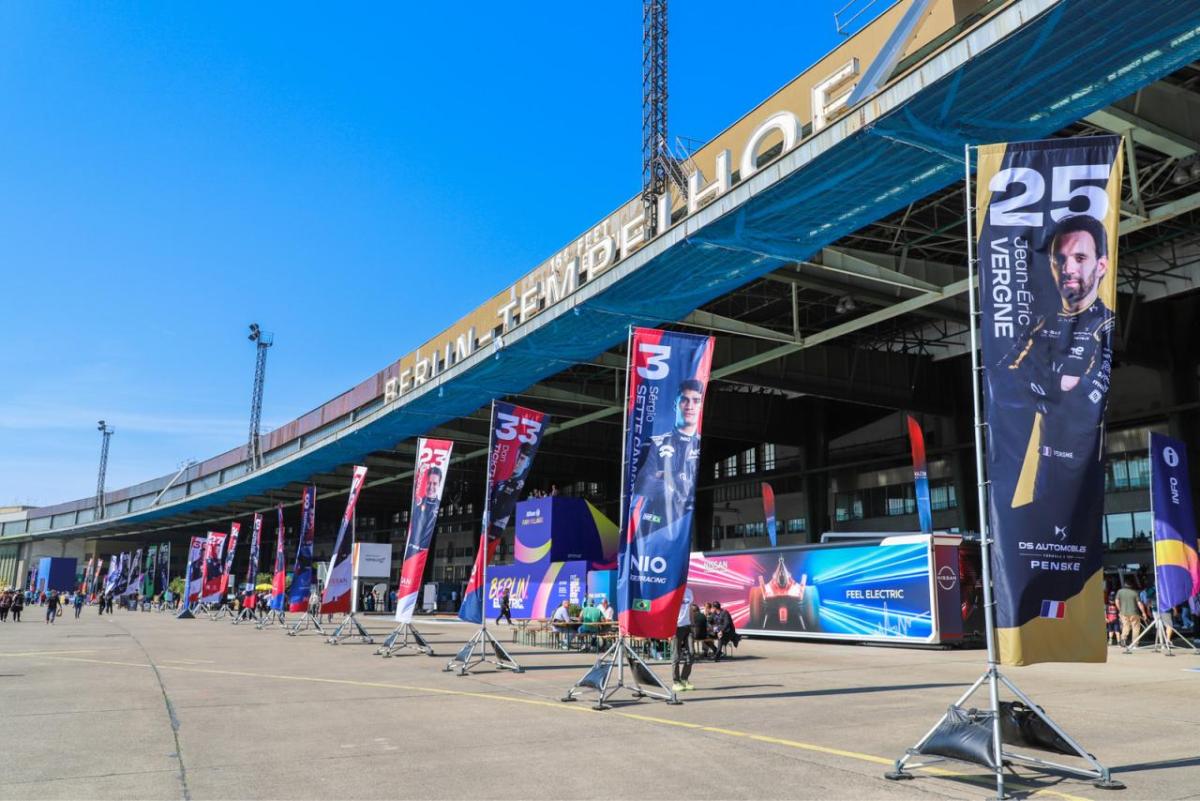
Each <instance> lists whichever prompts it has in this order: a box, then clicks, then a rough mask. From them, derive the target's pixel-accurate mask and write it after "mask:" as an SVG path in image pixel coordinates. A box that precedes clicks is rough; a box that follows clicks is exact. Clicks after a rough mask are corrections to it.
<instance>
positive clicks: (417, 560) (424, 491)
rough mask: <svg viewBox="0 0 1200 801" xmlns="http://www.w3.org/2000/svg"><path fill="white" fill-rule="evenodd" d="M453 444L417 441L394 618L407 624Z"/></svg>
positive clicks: (436, 441)
mask: <svg viewBox="0 0 1200 801" xmlns="http://www.w3.org/2000/svg"><path fill="white" fill-rule="evenodd" d="M453 447H454V443H453V442H451V441H450V440H448V439H424V438H422V439H419V440H417V474H416V475H415V476H414V477H413V500H412V515H410V516H409V518H408V545H406V546H405V548H404V564H403V565H402V566H401V567H400V585H399V586H398V587H397V588H396V620H397V621H398V622H400V623H408V622H410V621H411V620H412V617H413V612H414V611H416V608H417V597H418V596H419V595H420V592H421V576H423V575H424V574H425V562H426V561H427V560H428V558H429V546H430V544H432V542H433V533H434V531H435V530H436V529H437V519H438V510H439V509H440V508H441V506H442V488H443V487H444V486H445V484H446V468H447V467H448V466H449V464H450V450H451V449H452V448H453Z"/></svg>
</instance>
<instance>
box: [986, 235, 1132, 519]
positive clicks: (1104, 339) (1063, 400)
mask: <svg viewBox="0 0 1200 801" xmlns="http://www.w3.org/2000/svg"><path fill="white" fill-rule="evenodd" d="M1048 256H1049V258H1048V263H1049V269H1050V272H1051V277H1052V278H1053V283H1054V286H1055V288H1056V289H1057V290H1058V295H1059V298H1060V300H1061V303H1060V305H1059V307H1058V308H1057V309H1056V310H1054V311H1053V312H1050V313H1047V314H1044V315H1041V316H1039V317H1038V318H1037V319H1036V320H1034V321H1033V323H1032V324H1031V325H1029V326H1028V327H1027V328H1026V329H1025V330H1024V331H1023V332H1022V334H1021V335H1020V336H1019V337H1017V338H1016V339H1015V340H1014V343H1013V347H1012V349H1011V351H1010V352H1009V353H1008V354H1007V355H1006V356H1005V357H1004V358H1003V359H1002V361H1001V363H1000V364H999V365H998V367H999V368H1000V369H1001V370H1004V371H1006V372H1008V373H1009V374H1010V376H1012V377H1014V378H1015V379H1016V383H1017V387H1016V388H1017V389H1018V390H1019V392H1018V393H1015V395H1016V396H1017V397H1020V395H1021V394H1024V396H1025V398H1026V399H1027V402H1028V403H1029V404H1030V408H1031V409H1032V410H1033V412H1034V417H1033V420H1032V422H1031V423H1030V434H1029V443H1028V445H1027V447H1026V450H1025V461H1024V463H1023V465H1022V469H1021V473H1020V476H1019V478H1018V480H1017V483H1016V487H1015V490H1014V493H1013V496H1012V498H1011V499H1010V500H1011V504H1012V506H1013V507H1017V506H1022V505H1025V504H1029V503H1033V502H1035V501H1038V500H1041V499H1043V498H1045V497H1048V496H1053V495H1054V494H1055V489H1054V487H1055V479H1056V477H1058V476H1061V475H1064V473H1071V472H1077V471H1078V469H1079V468H1080V467H1082V466H1085V465H1086V464H1087V463H1088V462H1094V461H1095V460H1097V459H1100V458H1102V454H1101V453H1100V452H1099V443H1102V442H1103V439H1102V438H1101V437H1098V436H1097V434H1096V431H1095V430H1094V428H1093V427H1089V426H1087V425H1081V424H1080V421H1081V420H1087V419H1088V418H1089V417H1092V418H1094V417H1095V412H1094V411H1089V409H1092V408H1095V407H1099V408H1101V409H1102V408H1103V403H1104V400H1105V398H1106V396H1107V394H1108V385H1109V377H1110V375H1111V372H1112V348H1111V345H1110V342H1111V331H1112V328H1113V324H1114V320H1115V318H1114V316H1113V311H1112V309H1110V308H1108V306H1107V305H1105V303H1104V300H1103V298H1101V297H1100V287H1101V283H1102V281H1103V279H1104V276H1105V275H1106V274H1107V272H1108V266H1109V264H1108V263H1109V259H1108V234H1107V231H1106V230H1105V228H1104V223H1103V222H1101V221H1100V220H1098V219H1096V218H1095V217H1092V216H1090V215H1086V214H1076V215H1072V216H1069V217H1064V218H1063V219H1062V220H1061V221H1060V222H1059V223H1058V225H1057V226H1056V227H1055V229H1054V231H1053V234H1052V236H1051V238H1050V245H1049V253H1048ZM1073 480H1074V479H1072V481H1073Z"/></svg>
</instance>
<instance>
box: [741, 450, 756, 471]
mask: <svg viewBox="0 0 1200 801" xmlns="http://www.w3.org/2000/svg"><path fill="white" fill-rule="evenodd" d="M757 462H758V449H757V448H750V449H748V450H746V451H743V452H742V473H743V474H744V475H750V474H752V473H754V472H756V471H757V469H758V468H757Z"/></svg>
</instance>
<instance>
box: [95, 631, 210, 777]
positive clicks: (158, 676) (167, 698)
mask: <svg viewBox="0 0 1200 801" xmlns="http://www.w3.org/2000/svg"><path fill="white" fill-rule="evenodd" d="M110 622H112V623H113V624H114V625H116V626H119V627H120V628H121V629H122V630H124V631H125V633H126V634H128V635H129V637H130V638H131V639H132V640H133V641H134V642H135V643H137V647H138V648H140V649H141V651H142V653H143V654H145V656H146V662H148V663H149V665H150V669H151V670H153V671H154V678H155V680H156V681H157V682H158V689H159V692H161V693H162V698H163V705H164V706H165V707H166V710H167V719H168V720H170V722H171V736H172V737H173V738H174V739H175V754H174V756H175V760H176V762H178V763H179V784H180V788H181V790H182V794H183V801H192V794H191V791H190V790H189V789H188V780H187V767H186V766H185V765H184V764H183V744H182V743H181V742H180V741H179V716H178V715H176V714H175V704H173V703H172V702H171V694H170V693H168V692H167V686H166V685H165V684H163V678H162V673H160V672H159V670H158V664H157V663H156V662H155V661H154V657H152V656H150V652H149V651H147V650H146V646H144V645H142V641H141V640H139V639H138V637H137V635H135V634H134V633H133V632H132V631H130V630H129V629H127V628H125V627H124V626H122V625H121V624H120V623H117V622H116V621H115V620H111V619H110Z"/></svg>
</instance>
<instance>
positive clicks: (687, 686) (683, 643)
mask: <svg viewBox="0 0 1200 801" xmlns="http://www.w3.org/2000/svg"><path fill="white" fill-rule="evenodd" d="M691 636H692V590H691V588H685V589H684V591H683V603H681V604H680V605H679V615H678V617H677V619H676V620H675V648H674V649H673V651H674V652H673V653H672V654H671V674H672V676H673V677H674V679H675V681H674V683H672V684H671V689H672V690H674V691H675V692H677V693H681V692H687V691H688V690H694V689H696V688H695V687H693V686H692V683H691V682H690V681H688V679H689V678H691V675H692V646H691V643H690V639H691Z"/></svg>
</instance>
